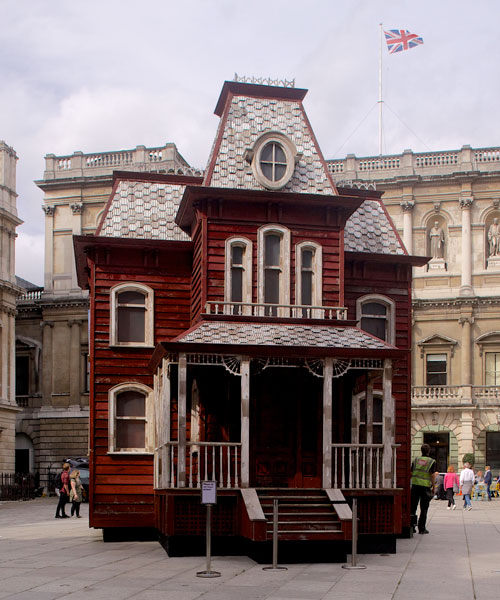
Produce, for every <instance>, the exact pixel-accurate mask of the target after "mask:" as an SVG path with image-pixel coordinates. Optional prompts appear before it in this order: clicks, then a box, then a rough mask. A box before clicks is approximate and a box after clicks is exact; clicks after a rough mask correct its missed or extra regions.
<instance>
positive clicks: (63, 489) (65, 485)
mask: <svg viewBox="0 0 500 600" xmlns="http://www.w3.org/2000/svg"><path fill="white" fill-rule="evenodd" d="M69 466H70V465H69V463H67V462H65V463H64V464H63V466H62V472H61V485H60V487H59V502H58V503H57V508H56V516H55V518H56V519H67V518H68V517H69V515H67V514H66V504H67V502H68V498H69Z"/></svg>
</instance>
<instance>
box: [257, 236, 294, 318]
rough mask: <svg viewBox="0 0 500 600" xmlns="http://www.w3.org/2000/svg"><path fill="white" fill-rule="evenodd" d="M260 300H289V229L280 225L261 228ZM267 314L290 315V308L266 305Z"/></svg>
mask: <svg viewBox="0 0 500 600" xmlns="http://www.w3.org/2000/svg"><path fill="white" fill-rule="evenodd" d="M258 260H259V283H258V296H259V303H261V304H269V305H279V304H281V305H289V304H290V231H289V230H288V229H286V228H285V227H281V226H279V225H266V226H265V227H262V228H261V229H260V230H259V255H258ZM264 314H265V315H270V316H288V314H289V309H288V308H285V307H282V308H278V307H277V306H269V307H265V310H264Z"/></svg>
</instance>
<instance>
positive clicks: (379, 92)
mask: <svg viewBox="0 0 500 600" xmlns="http://www.w3.org/2000/svg"><path fill="white" fill-rule="evenodd" d="M382 105H383V100H382V23H380V49H379V61H378V154H379V156H382Z"/></svg>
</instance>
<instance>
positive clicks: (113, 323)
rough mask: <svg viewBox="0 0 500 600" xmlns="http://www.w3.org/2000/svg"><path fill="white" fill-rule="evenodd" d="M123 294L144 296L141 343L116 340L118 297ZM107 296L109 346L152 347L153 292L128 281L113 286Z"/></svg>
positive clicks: (142, 285)
mask: <svg viewBox="0 0 500 600" xmlns="http://www.w3.org/2000/svg"><path fill="white" fill-rule="evenodd" d="M123 292H139V293H140V294H143V295H144V341H142V342H138V341H133V342H132V341H131V342H124V341H119V340H118V308H119V304H118V296H119V294H121V293H123ZM109 295H110V298H109V310H110V315H109V345H110V346H130V347H146V348H152V347H154V290H152V289H151V288H150V287H148V286H147V285H144V284H142V283H138V282H135V281H130V282H126V283H120V284H118V285H115V286H113V287H112V288H111V289H110V291H109ZM141 307H142V305H141Z"/></svg>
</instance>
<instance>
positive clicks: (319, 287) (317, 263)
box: [295, 241, 323, 318]
mask: <svg viewBox="0 0 500 600" xmlns="http://www.w3.org/2000/svg"><path fill="white" fill-rule="evenodd" d="M303 250H312V252H313V259H312V273H313V276H312V294H311V296H312V306H322V305H323V248H322V246H321V245H320V244H317V243H316V242H309V241H306V242H300V244H297V245H296V246H295V304H298V305H299V306H303V305H304V303H303V302H302V251H303ZM321 316H322V315H321V311H319V310H313V311H312V312H311V317H312V318H320V317H321Z"/></svg>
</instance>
